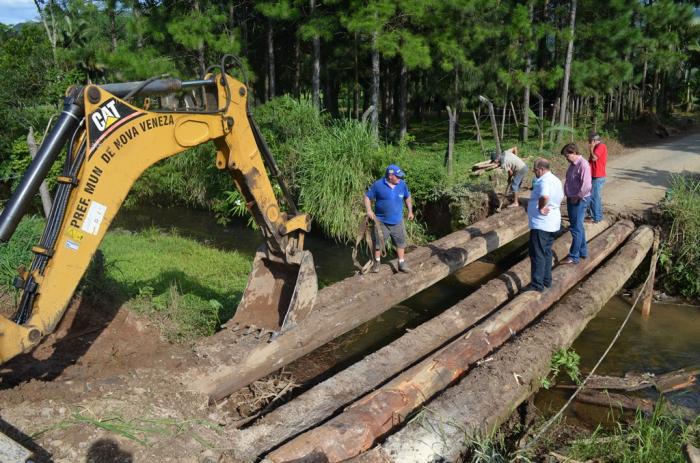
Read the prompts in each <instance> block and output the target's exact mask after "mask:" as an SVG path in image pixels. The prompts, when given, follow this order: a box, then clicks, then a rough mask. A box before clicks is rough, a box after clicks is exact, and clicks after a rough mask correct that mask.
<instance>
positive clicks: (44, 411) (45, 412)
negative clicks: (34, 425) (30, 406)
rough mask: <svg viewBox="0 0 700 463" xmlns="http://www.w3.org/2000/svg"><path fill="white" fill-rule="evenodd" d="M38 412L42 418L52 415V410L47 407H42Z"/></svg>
mask: <svg viewBox="0 0 700 463" xmlns="http://www.w3.org/2000/svg"><path fill="white" fill-rule="evenodd" d="M40 414H41V416H42V417H44V418H49V417H51V415H53V410H51V409H50V408H49V407H44V408H42V409H41V412H40Z"/></svg>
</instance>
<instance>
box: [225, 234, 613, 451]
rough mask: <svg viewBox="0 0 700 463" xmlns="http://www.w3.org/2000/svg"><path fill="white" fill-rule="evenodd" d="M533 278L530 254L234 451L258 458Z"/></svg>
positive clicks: (253, 432)
mask: <svg viewBox="0 0 700 463" xmlns="http://www.w3.org/2000/svg"><path fill="white" fill-rule="evenodd" d="M608 226H609V223H608V222H607V221H601V222H599V223H596V224H593V223H587V224H585V227H586V236H588V237H589V238H590V239H592V238H594V237H596V236H597V235H599V234H600V233H601V232H602V231H603V230H605V229H606V228H608ZM570 245H571V235H570V234H569V233H565V234H564V235H562V236H561V237H560V238H558V239H557V240H556V241H555V243H554V245H553V247H552V251H553V254H554V258H555V260H557V261H558V260H560V259H563V258H564V257H566V255H567V253H568V249H569V246H570ZM529 283H530V259H529V258H527V259H523V260H522V261H521V262H519V263H518V264H517V265H514V266H513V267H511V268H510V269H508V270H507V271H506V272H504V273H503V274H501V275H500V276H499V277H497V278H494V279H492V280H490V281H489V282H488V283H486V284H484V285H483V286H482V287H481V288H479V289H478V290H476V291H475V292H473V293H472V294H471V295H469V296H468V297H466V298H465V299H463V300H462V301H460V302H459V303H457V304H455V305H454V306H452V307H450V308H449V309H447V310H445V311H444V312H443V313H442V314H440V315H438V316H437V317H435V318H433V319H431V320H429V321H427V322H425V323H423V324H422V325H420V326H418V327H416V328H415V329H412V330H411V331H409V332H408V333H406V334H404V335H403V336H402V337H400V338H399V339H397V340H395V341H394V342H392V343H390V344H389V345H387V346H385V347H383V348H382V349H380V350H378V351H376V352H374V353H372V354H370V355H368V356H367V357H365V358H364V359H362V360H361V361H359V362H357V363H355V364H354V365H352V366H350V367H348V368H346V369H345V370H343V371H341V372H339V373H337V374H336V375H335V376H333V377H331V378H329V379H327V380H326V381H324V382H322V383H320V384H318V385H316V386H314V387H313V388H311V389H310V390H308V391H306V392H305V393H303V394H301V395H300V396H299V397H296V398H295V399H294V400H293V401H291V402H289V403H287V404H285V405H283V406H281V407H279V408H278V409H276V410H275V411H273V412H271V413H269V414H268V415H266V416H264V417H263V418H262V419H260V420H259V421H258V422H256V423H255V425H253V426H250V427H248V428H246V429H244V430H241V431H238V432H236V433H234V434H233V435H232V440H233V441H234V442H235V443H236V450H235V451H233V452H232V453H233V455H235V456H236V457H237V458H238V459H239V460H241V461H249V460H254V459H255V458H256V457H258V456H259V455H261V454H262V453H264V452H266V451H268V450H270V449H271V448H273V447H275V446H277V445H279V444H280V443H282V442H284V441H286V440H287V439H289V438H291V437H293V436H295V435H297V434H299V433H301V432H303V431H306V430H307V429H309V428H311V427H312V426H315V425H317V424H318V423H320V422H321V421H323V420H325V419H326V418H328V417H330V416H331V415H332V414H333V413H335V412H336V411H337V410H339V409H340V408H341V407H343V406H345V405H347V404H348V403H350V402H352V401H353V400H355V399H357V398H358V397H360V396H361V395H363V394H366V393H367V392H369V391H370V390H372V389H374V388H376V387H377V386H379V385H380V384H381V383H382V382H384V381H386V380H387V379H389V378H391V377H393V376H394V375H396V374H398V373H400V372H401V371H403V370H405V369H406V368H408V367H410V366H412V365H413V364H414V363H416V362H417V361H419V360H420V359H422V358H424V357H425V356H426V355H428V354H430V353H432V352H434V351H435V350H437V349H438V348H440V347H442V346H443V345H444V344H445V343H446V342H448V341H450V340H451V339H453V338H454V337H455V336H458V335H459V334H460V333H462V332H463V331H464V330H466V329H467V328H469V327H471V326H473V325H474V324H475V323H477V322H478V321H480V320H481V319H482V318H483V317H485V316H487V315H489V314H490V313H491V312H492V311H494V310H495V309H497V308H498V307H499V306H500V305H501V304H503V303H504V302H506V301H507V300H508V299H510V298H512V297H513V296H514V295H515V294H517V293H518V292H519V291H520V289H522V288H523V287H525V286H527V285H528V284H529Z"/></svg>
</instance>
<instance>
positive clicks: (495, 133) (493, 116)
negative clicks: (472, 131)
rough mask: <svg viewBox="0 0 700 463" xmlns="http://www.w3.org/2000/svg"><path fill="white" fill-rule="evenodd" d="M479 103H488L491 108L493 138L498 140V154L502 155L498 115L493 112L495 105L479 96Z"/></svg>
mask: <svg viewBox="0 0 700 463" xmlns="http://www.w3.org/2000/svg"><path fill="white" fill-rule="evenodd" d="M479 101H481V102H482V103H486V105H487V106H488V108H489V117H490V118H491V129H492V130H493V138H494V139H495V140H496V154H497V155H498V156H500V155H501V153H502V151H501V139H500V138H499V137H498V124H497V123H496V113H495V112H494V110H493V103H491V100H489V99H488V98H486V97H485V96H482V95H479Z"/></svg>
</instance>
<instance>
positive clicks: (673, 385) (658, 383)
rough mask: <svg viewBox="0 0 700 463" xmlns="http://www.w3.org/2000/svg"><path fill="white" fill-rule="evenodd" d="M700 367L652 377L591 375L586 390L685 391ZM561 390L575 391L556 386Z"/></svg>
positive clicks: (572, 386) (571, 386) (693, 381)
mask: <svg viewBox="0 0 700 463" xmlns="http://www.w3.org/2000/svg"><path fill="white" fill-rule="evenodd" d="M699 373H700V367H693V368H682V369H680V370H676V371H671V372H669V373H663V374H660V375H654V374H652V373H630V374H625V376H624V377H620V376H602V375H593V376H591V377H590V378H588V381H586V389H614V390H619V391H628V392H631V391H638V390H640V389H646V388H649V387H655V388H656V389H657V390H658V391H659V392H660V393H661V394H663V393H665V392H670V391H676V390H679V389H685V388H687V387H690V386H692V385H693V384H695V380H696V379H697V376H698V374H699ZM557 387H558V388H562V389H576V387H577V386H575V385H571V384H565V385H557Z"/></svg>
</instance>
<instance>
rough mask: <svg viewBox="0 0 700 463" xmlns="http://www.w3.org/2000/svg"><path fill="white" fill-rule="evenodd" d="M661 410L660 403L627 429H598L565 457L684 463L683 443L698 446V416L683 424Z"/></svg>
mask: <svg viewBox="0 0 700 463" xmlns="http://www.w3.org/2000/svg"><path fill="white" fill-rule="evenodd" d="M662 408H663V405H662V404H659V405H657V407H656V410H655V411H654V413H653V414H652V415H651V416H649V417H645V416H643V415H642V414H641V413H637V415H636V417H635V420H634V423H632V424H631V425H630V426H627V425H624V424H622V423H617V424H616V425H615V428H614V429H613V430H612V431H611V432H605V431H604V430H603V429H602V428H600V427H599V428H598V429H596V431H595V432H594V433H593V434H592V435H591V436H590V437H588V438H585V439H581V440H577V441H574V442H573V444H572V445H571V450H570V455H569V456H571V457H572V458H574V459H576V460H580V461H584V460H588V459H594V460H595V459H602V461H609V462H612V461H614V462H618V463H675V462H677V463H684V462H685V461H686V460H685V457H684V456H683V453H682V451H681V448H682V446H683V444H685V443H686V442H690V443H692V444H694V445H699V443H700V417H698V418H696V419H695V421H694V422H692V423H686V422H684V421H683V420H682V419H680V418H678V417H674V416H672V415H668V414H665V413H663V412H662Z"/></svg>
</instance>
